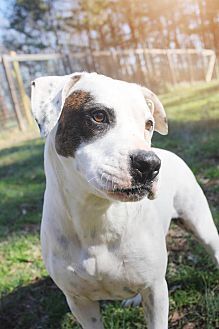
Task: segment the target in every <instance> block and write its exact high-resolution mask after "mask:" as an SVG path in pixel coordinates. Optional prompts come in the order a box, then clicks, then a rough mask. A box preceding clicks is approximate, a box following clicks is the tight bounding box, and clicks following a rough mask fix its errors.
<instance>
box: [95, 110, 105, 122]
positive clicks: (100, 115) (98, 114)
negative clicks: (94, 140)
mask: <svg viewBox="0 0 219 329" xmlns="http://www.w3.org/2000/svg"><path fill="white" fill-rule="evenodd" d="M92 118H93V120H94V121H96V122H97V123H104V122H106V121H107V116H106V113H104V112H103V111H95V112H93V114H92Z"/></svg>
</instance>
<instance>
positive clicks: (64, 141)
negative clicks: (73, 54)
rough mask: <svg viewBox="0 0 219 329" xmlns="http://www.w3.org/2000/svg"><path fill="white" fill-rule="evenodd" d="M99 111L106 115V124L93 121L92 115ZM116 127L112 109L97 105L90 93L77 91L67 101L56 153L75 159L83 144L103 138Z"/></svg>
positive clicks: (61, 120)
mask: <svg viewBox="0 0 219 329" xmlns="http://www.w3.org/2000/svg"><path fill="white" fill-rule="evenodd" d="M97 110H100V111H103V112H104V113H105V114H106V117H107V121H106V122H103V123H97V122H95V121H94V120H93V118H92V114H93V113H94V112H95V111H97ZM114 125H115V114H114V111H113V110H112V109H110V108H107V107H105V106H103V105H102V104H99V103H95V101H94V98H93V97H92V96H91V95H90V93H88V92H85V91H81V90H77V91H75V92H73V93H72V94H71V95H70V96H68V97H67V98H66V100H65V103H64V106H63V109H62V113H61V116H60V119H59V121H58V128H57V132H56V137H55V146H56V151H57V152H58V154H60V155H62V156H64V157H69V156H71V157H74V154H75V151H76V150H77V148H78V147H79V145H80V144H81V143H83V142H85V143H88V142H90V141H93V140H95V139H96V138H98V137H101V136H103V135H104V134H106V132H107V131H108V130H109V129H110V128H112V127H113V126H114Z"/></svg>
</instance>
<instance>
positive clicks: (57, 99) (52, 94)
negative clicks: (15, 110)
mask: <svg viewBox="0 0 219 329" xmlns="http://www.w3.org/2000/svg"><path fill="white" fill-rule="evenodd" d="M82 74H83V73H74V74H70V75H64V76H48V77H42V78H37V79H36V80H34V81H32V83H31V107H32V112H33V115H34V117H35V119H36V121H37V123H38V125H39V128H40V133H41V136H47V135H48V134H49V132H50V131H51V130H52V128H53V127H54V126H55V125H56V123H57V121H58V119H59V117H60V115H61V112H62V108H63V105H64V102H65V98H66V97H67V95H68V92H69V91H70V90H71V88H72V87H73V86H74V85H75V83H76V82H78V80H80V78H81V75H82Z"/></svg>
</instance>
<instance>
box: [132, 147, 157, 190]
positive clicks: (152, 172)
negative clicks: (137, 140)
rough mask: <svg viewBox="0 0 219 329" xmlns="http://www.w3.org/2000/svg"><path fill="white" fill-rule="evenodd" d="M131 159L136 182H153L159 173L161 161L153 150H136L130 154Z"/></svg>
mask: <svg viewBox="0 0 219 329" xmlns="http://www.w3.org/2000/svg"><path fill="white" fill-rule="evenodd" d="M130 160H131V163H130V169H131V170H130V171H131V175H132V177H133V181H134V184H145V183H146V182H151V181H152V180H153V179H154V178H155V177H156V176H157V175H158V173H159V170H160V165H161V161H160V159H159V158H158V156H157V155H156V154H155V153H154V152H152V151H148V152H147V151H142V150H136V151H135V152H134V153H132V154H131V155H130Z"/></svg>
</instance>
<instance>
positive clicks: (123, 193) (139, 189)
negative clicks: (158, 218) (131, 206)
mask: <svg viewBox="0 0 219 329" xmlns="http://www.w3.org/2000/svg"><path fill="white" fill-rule="evenodd" d="M153 183H154V182H153V181H151V182H150V183H148V184H146V185H136V186H133V187H131V188H115V189H113V190H112V191H108V194H110V196H111V197H113V198H114V199H118V200H121V201H140V200H141V199H142V198H144V197H145V196H147V197H148V198H149V199H153V198H154V196H153V188H152V187H153Z"/></svg>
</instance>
